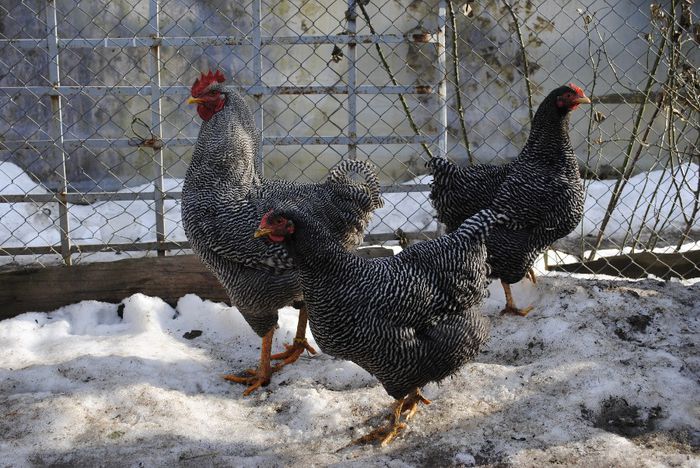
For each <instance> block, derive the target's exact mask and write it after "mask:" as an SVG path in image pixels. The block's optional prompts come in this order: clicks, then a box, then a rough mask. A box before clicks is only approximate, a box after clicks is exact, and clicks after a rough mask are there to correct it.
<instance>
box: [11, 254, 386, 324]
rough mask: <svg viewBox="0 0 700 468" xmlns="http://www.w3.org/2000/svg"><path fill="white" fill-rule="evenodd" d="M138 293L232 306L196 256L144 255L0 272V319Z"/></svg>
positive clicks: (118, 299) (173, 301)
mask: <svg viewBox="0 0 700 468" xmlns="http://www.w3.org/2000/svg"><path fill="white" fill-rule="evenodd" d="M357 254H358V255H360V256H363V257H385V256H389V255H393V251H392V250H391V249H387V248H383V247H361V248H359V249H358V250H357ZM136 293H143V294H146V295H147V296H156V297H160V298H161V299H163V300H164V301H165V302H167V303H168V304H170V305H172V306H174V305H175V304H176V303H177V300H178V299H179V298H181V297H182V296H184V295H185V294H190V293H192V294H196V295H198V296H199V297H201V298H202V299H209V300H211V301H216V302H225V303H227V304H230V301H229V298H228V294H227V293H226V290H225V289H224V288H223V287H222V286H221V284H219V281H218V280H217V279H216V277H214V275H213V274H211V273H210V272H209V270H207V269H206V267H205V266H204V265H202V263H201V262H200V261H199V258H197V256H196V255H174V256H170V257H142V258H130V259H126V260H119V261H116V262H100V263H87V264H82V265H73V266H51V267H32V268H26V267H18V268H17V269H14V270H10V271H3V272H0V320H2V319H6V318H10V317H14V316H16V315H19V314H21V313H24V312H49V311H52V310H55V309H58V308H59V307H63V306H65V305H69V304H75V303H76V302H80V301H86V300H95V301H103V302H113V303H117V302H121V300H122V299H124V298H125V297H129V296H131V295H132V294H136Z"/></svg>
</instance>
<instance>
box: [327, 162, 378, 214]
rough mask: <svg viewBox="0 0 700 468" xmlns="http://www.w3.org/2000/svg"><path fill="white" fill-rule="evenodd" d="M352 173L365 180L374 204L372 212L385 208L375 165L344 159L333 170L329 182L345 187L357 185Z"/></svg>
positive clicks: (329, 175)
mask: <svg viewBox="0 0 700 468" xmlns="http://www.w3.org/2000/svg"><path fill="white" fill-rule="evenodd" d="M352 173H355V174H358V175H360V176H361V177H362V178H363V179H364V184H363V185H364V186H365V187H366V188H367V190H368V194H369V197H370V199H371V202H372V210H375V209H377V208H381V207H382V206H384V201H383V200H382V196H381V189H380V187H379V177H377V168H376V167H375V166H374V164H371V163H369V162H365V161H357V160H354V159H344V160H342V161H340V163H338V165H336V166H335V167H334V168H333V169H331V171H330V173H329V174H328V179H327V180H328V182H330V183H336V184H343V185H350V184H356V183H357V182H355V181H354V180H353V178H352Z"/></svg>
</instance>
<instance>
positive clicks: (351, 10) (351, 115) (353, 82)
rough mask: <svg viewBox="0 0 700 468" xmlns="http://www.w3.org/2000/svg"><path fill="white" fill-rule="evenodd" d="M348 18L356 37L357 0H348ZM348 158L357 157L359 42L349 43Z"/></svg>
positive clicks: (346, 14)
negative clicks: (356, 68)
mask: <svg viewBox="0 0 700 468" xmlns="http://www.w3.org/2000/svg"><path fill="white" fill-rule="evenodd" d="M345 17H346V18H347V28H348V34H349V35H350V36H351V37H352V38H353V39H354V38H355V36H356V34H357V21H356V19H357V13H356V12H355V0H348V10H347V12H346V13H345ZM347 58H348V78H347V79H348V95H347V96H348V97H347V99H348V138H350V142H349V143H348V158H349V159H357V94H356V93H355V88H356V86H357V74H356V70H355V65H356V61H357V43H356V42H351V43H349V44H348V55H347Z"/></svg>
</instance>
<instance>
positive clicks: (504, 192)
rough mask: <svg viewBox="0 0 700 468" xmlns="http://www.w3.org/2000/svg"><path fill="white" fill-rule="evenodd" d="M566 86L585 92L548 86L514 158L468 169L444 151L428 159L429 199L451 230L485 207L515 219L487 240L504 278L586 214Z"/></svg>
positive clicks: (517, 274) (510, 279)
mask: <svg viewBox="0 0 700 468" xmlns="http://www.w3.org/2000/svg"><path fill="white" fill-rule="evenodd" d="M566 93H568V94H571V93H575V94H576V95H577V96H583V97H584V98H585V96H584V95H583V92H582V91H581V90H580V88H578V87H576V86H574V85H569V86H562V87H560V88H557V89H555V90H554V91H552V92H551V93H550V94H549V95H548V96H547V97H546V98H545V99H544V101H543V102H542V103H541V104H540V106H539V108H538V110H537V113H536V114H535V117H534V119H533V122H532V129H531V131H530V136H529V138H528V140H527V143H526V144H525V147H524V148H523V150H522V152H521V153H520V155H519V156H518V158H517V159H515V160H514V161H512V162H510V163H508V164H506V165H503V166H489V165H484V164H480V165H475V166H472V167H466V168H461V167H458V166H456V165H455V164H453V163H451V162H449V161H447V160H446V159H443V158H433V159H431V160H430V161H428V163H427V166H428V168H429V170H430V172H431V173H432V175H433V182H432V185H431V194H430V198H431V200H432V203H433V206H434V207H435V209H436V211H437V219H438V220H439V221H440V222H442V223H444V224H445V225H446V227H447V229H448V232H449V231H452V230H454V229H456V228H457V227H458V226H459V225H460V224H461V223H462V221H463V220H464V219H466V218H468V217H469V216H472V215H473V214H474V213H477V212H478V211H480V210H482V209H485V208H492V209H494V210H496V211H498V212H499V213H503V214H505V215H507V216H508V218H509V219H510V220H511V221H512V222H511V223H509V224H507V225H501V226H496V227H495V228H494V229H493V231H492V232H491V234H490V235H489V237H488V239H487V242H486V246H487V250H488V263H489V265H490V266H491V270H492V273H491V274H492V276H493V277H494V278H500V279H502V280H503V281H505V282H507V283H516V282H518V281H520V279H522V278H523V276H524V275H525V273H526V272H527V271H528V269H530V268H531V267H532V265H533V263H534V261H535V260H536V258H537V256H538V255H539V254H541V253H542V252H543V251H544V250H545V249H546V248H547V247H549V245H551V244H552V243H553V242H554V241H556V240H557V239H560V238H561V237H564V236H566V235H567V234H569V233H570V232H571V231H572V230H574V228H575V227H576V226H577V225H578V223H579V222H580V221H581V217H582V216H583V202H584V194H583V185H582V183H581V177H580V175H579V170H578V164H577V162H576V156H575V155H574V151H573V148H572V146H571V142H570V140H569V115H570V111H571V109H572V108H575V106H574V107H572V108H567V107H566V106H561V105H560V104H558V100H560V97H561V96H562V95H563V94H566ZM585 99H586V100H587V98H585ZM588 102H590V101H588Z"/></svg>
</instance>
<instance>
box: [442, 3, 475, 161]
mask: <svg viewBox="0 0 700 468" xmlns="http://www.w3.org/2000/svg"><path fill="white" fill-rule="evenodd" d="M447 5H448V7H449V8H448V10H447V11H449V13H450V22H451V23H452V27H451V29H452V34H451V35H450V39H451V41H452V72H453V73H454V76H455V90H456V97H457V115H458V116H459V124H460V126H461V127H462V138H463V139H464V147H465V148H466V149H467V159H468V160H469V165H470V166H471V165H473V164H474V157H473V156H472V150H471V148H470V145H469V134H468V133H467V126H466V123H465V122H464V107H463V106H462V89H461V88H460V86H459V54H458V49H457V20H456V18H455V9H454V4H453V3H452V0H449V1H448V2H447Z"/></svg>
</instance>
